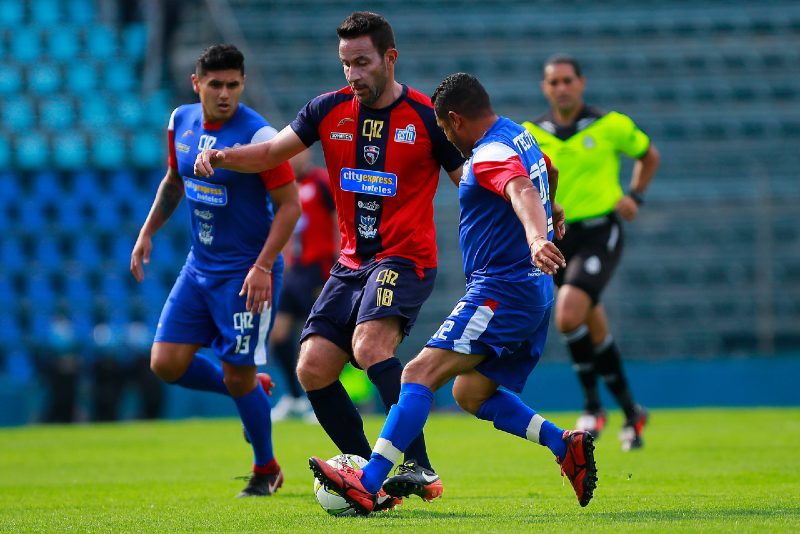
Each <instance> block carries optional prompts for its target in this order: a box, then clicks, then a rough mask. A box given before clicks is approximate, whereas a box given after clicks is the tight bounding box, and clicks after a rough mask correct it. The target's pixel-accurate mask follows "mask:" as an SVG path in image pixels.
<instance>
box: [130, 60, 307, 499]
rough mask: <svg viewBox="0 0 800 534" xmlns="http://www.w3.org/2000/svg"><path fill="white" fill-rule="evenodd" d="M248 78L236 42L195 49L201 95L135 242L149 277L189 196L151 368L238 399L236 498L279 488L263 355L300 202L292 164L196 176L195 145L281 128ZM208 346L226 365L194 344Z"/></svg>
mask: <svg viewBox="0 0 800 534" xmlns="http://www.w3.org/2000/svg"><path fill="white" fill-rule="evenodd" d="M244 81H245V77H244V56H242V54H241V52H239V50H237V49H236V48H235V47H234V46H232V45H215V46H211V47H209V48H207V49H206V50H205V51H204V52H203V54H202V55H201V56H200V58H199V59H198V60H197V65H196V69H195V73H194V74H192V86H193V88H194V91H195V92H196V93H197V94H198V95H199V97H200V103H198V104H189V105H185V106H180V107H179V108H177V109H176V110H175V111H174V112H173V113H172V116H171V117H170V121H169V128H168V132H169V160H168V166H167V173H166V175H165V176H164V179H163V180H162V181H161V185H160V186H159V188H158V192H157V193H156V198H155V201H154V202H153V206H152V208H151V209H150V213H149V215H148V216H147V220H145V222H144V225H143V226H142V229H141V231H140V232H139V238H138V239H137V240H136V244H135V246H134V248H133V252H132V254H131V272H132V273H133V275H134V277H136V280H137V281H139V282H141V281H142V280H143V278H144V270H143V269H144V265H146V264H147V263H148V262H149V259H150V253H151V250H152V246H153V244H152V238H153V235H154V234H155V233H156V231H157V230H158V229H159V228H160V227H161V226H162V225H163V224H164V223H165V222H166V221H167V219H168V218H169V217H170V215H171V214H172V213H173V212H174V210H175V208H176V207H177V205H178V203H179V202H180V201H181V198H182V197H183V196H186V200H187V202H188V203H189V216H190V224H191V229H192V247H191V249H190V250H189V254H188V256H187V258H186V263H185V264H184V266H183V268H182V269H181V272H180V274H179V275H178V279H177V281H176V282H175V285H174V286H173V288H172V291H171V293H170V295H169V298H168V299H167V302H166V304H165V305H164V309H163V310H162V312H161V317H160V318H159V320H158V327H157V329H156V335H155V342H154V343H153V348H152V351H151V360H150V367H151V368H152V370H153V372H155V374H156V375H158V376H159V377H160V378H162V379H163V380H164V381H166V382H167V383H170V384H175V385H179V386H183V387H186V388H189V389H197V390H202V391H212V392H215V393H219V394H222V395H226V396H229V397H232V398H233V401H234V403H235V404H236V408H237V410H238V411H239V415H240V417H241V419H242V424H243V425H244V428H245V432H246V435H247V437H248V438H249V439H248V440H249V442H250V443H251V446H252V448H253V455H254V462H253V474H252V476H251V477H250V480H249V482H248V484H247V487H245V488H244V489H243V490H242V492H241V493H239V497H251V496H268V495H272V494H273V493H275V491H277V490H278V488H279V487H280V486H281V484H282V483H283V473H282V472H281V468H280V465H278V462H277V461H276V460H275V456H274V454H273V450H272V427H271V425H272V423H271V421H270V403H269V400H268V398H267V395H268V394H269V389H270V387H271V381H270V379H269V376H268V375H266V374H257V367H256V366H257V365H262V364H264V363H265V362H266V342H267V339H268V336H269V330H270V328H271V327H272V323H273V310H275V309H276V307H277V302H278V294H279V292H280V286H281V277H282V273H283V259H282V256H281V254H280V251H281V249H282V248H283V247H284V245H285V244H286V242H287V241H288V239H289V237H290V236H291V233H292V230H293V228H294V225H295V223H296V222H297V219H298V218H299V216H300V201H299V199H298V193H297V185H296V183H295V179H294V174H293V173H292V170H291V168H290V167H289V165H288V164H284V165H281V166H278V167H276V168H275V169H273V170H271V171H267V172H262V173H240V172H234V171H221V172H219V173H216V174H215V175H214V176H213V177H210V178H203V179H202V180H200V179H198V177H197V176H195V175H194V172H193V165H194V160H195V156H196V155H197V153H198V152H200V151H202V150H204V149H207V148H210V147H214V146H216V147H226V146H235V145H240V144H242V145H246V144H250V143H259V142H261V141H264V140H267V139H270V138H272V137H273V136H274V135H275V134H276V130H275V129H274V128H272V127H271V126H270V125H269V123H268V122H267V121H266V120H264V118H262V117H261V116H260V115H259V114H258V113H256V112H255V111H253V110H252V109H250V108H248V107H246V106H244V105H242V104H240V103H239V98H240V96H241V94H242V90H243V89H244ZM204 346H205V347H210V348H211V349H212V350H213V351H214V353H215V354H216V356H217V357H218V358H219V359H220V360H221V361H222V366H220V365H218V364H217V363H215V362H214V361H212V360H211V359H209V358H207V357H206V356H204V355H202V354H198V353H197V351H198V350H199V349H200V348H201V347H204Z"/></svg>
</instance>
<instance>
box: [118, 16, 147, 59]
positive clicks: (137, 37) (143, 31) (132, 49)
mask: <svg viewBox="0 0 800 534" xmlns="http://www.w3.org/2000/svg"><path fill="white" fill-rule="evenodd" d="M146 50H147V26H146V25H144V24H142V23H133V24H128V25H127V26H125V28H124V29H123V30H122V51H123V54H124V55H125V57H127V58H129V59H133V60H136V61H138V60H141V59H142V58H143V57H144V53H145V51H146Z"/></svg>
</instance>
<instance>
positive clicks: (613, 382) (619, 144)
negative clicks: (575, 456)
mask: <svg viewBox="0 0 800 534" xmlns="http://www.w3.org/2000/svg"><path fill="white" fill-rule="evenodd" d="M585 87H586V80H585V78H584V77H583V76H582V75H581V69H580V66H579V64H578V62H577V61H576V60H575V59H574V58H572V57H570V56H564V55H559V56H554V57H553V58H551V59H549V60H548V61H547V62H546V63H545V66H544V79H543V80H542V91H543V92H544V94H545V96H546V97H547V99H548V101H549V102H550V106H551V110H550V112H549V113H546V114H545V115H543V116H541V117H539V118H538V119H536V120H535V121H533V122H525V123H523V125H524V126H525V127H526V128H527V129H528V130H529V131H530V132H531V133H532V134H533V136H534V137H536V139H537V140H538V141H539V144H540V146H541V147H542V149H543V150H545V151H546V152H547V153H548V154H549V155H550V157H551V158H552V159H553V163H554V164H555V165H556V166H557V167H558V168H559V172H560V174H559V187H558V196H557V200H558V201H559V203H560V204H561V205H562V206H563V207H564V211H565V212H566V220H567V233H566V236H565V237H564V239H562V240H559V241H557V242H556V244H557V245H558V247H559V248H560V249H561V251H562V252H563V253H564V256H565V258H566V259H567V262H568V264H569V267H567V269H566V270H565V271H562V272H560V273H558V274H557V275H556V278H555V282H556V285H558V286H559V290H558V297H557V301H556V313H555V323H556V327H557V328H558V330H559V331H560V332H561V334H562V335H563V337H564V339H565V341H566V343H567V346H568V347H569V352H570V354H571V356H572V361H573V364H574V367H575V370H576V371H577V374H578V378H579V380H580V383H581V386H582V388H583V392H584V401H585V402H584V413H583V414H582V415H581V416H580V418H579V419H578V423H577V427H578V428H579V429H583V430H587V431H589V432H592V434H593V435H594V436H595V437H597V436H599V435H600V432H601V431H602V430H603V427H604V426H605V423H606V412H605V410H603V408H602V406H601V404H600V396H599V393H598V388H597V376H598V375H600V376H602V377H603V379H604V381H605V383H606V385H607V386H608V388H609V390H611V393H612V394H613V395H614V398H615V399H616V400H617V402H618V403H619V405H620V407H621V408H622V410H623V412H624V413H625V424H624V426H623V428H622V431H621V432H620V435H619V438H620V441H621V442H622V449H623V450H625V451H628V450H631V449H636V448H639V447H641V446H642V431H643V430H644V426H645V424H646V423H647V410H645V409H644V408H642V407H641V406H639V405H638V404H637V403H636V402H635V401H634V398H633V393H632V392H631V389H630V387H629V385H628V380H627V378H626V377H625V371H624V369H623V365H622V358H621V356H620V352H619V349H618V348H617V344H616V343H615V342H614V338H613V337H612V336H611V333H610V332H609V328H608V319H607V318H606V313H605V309H604V308H603V305H602V304H601V303H600V296H601V293H602V291H603V290H604V289H605V287H606V285H607V284H608V282H609V280H610V279H611V276H612V275H613V273H614V270H615V269H616V267H617V264H618V263H619V260H620V257H621V255H622V247H623V228H622V223H621V220H620V218H622V219H625V220H626V221H632V220H634V219H635V218H636V216H637V215H638V212H639V208H640V206H641V205H642V204H643V203H644V194H645V191H646V189H647V186H648V185H649V184H650V181H651V180H652V178H653V176H654V175H655V172H656V169H657V168H658V165H659V162H660V155H659V153H658V150H657V149H656V147H655V146H654V145H653V143H652V142H651V141H650V139H649V138H648V137H647V135H645V134H644V133H643V132H642V131H641V130H640V129H639V128H638V127H637V126H636V124H635V123H634V122H633V121H632V120H631V119H630V118H629V117H627V116H626V115H623V114H621V113H618V112H615V111H612V112H605V111H601V110H599V109H597V108H595V107H591V106H587V105H586V104H584V102H583V90H584V88H585ZM620 154H625V155H627V156H628V157H631V158H633V159H635V160H636V162H635V164H634V167H633V174H632V176H631V181H630V187H629V189H628V193H627V194H624V193H623V191H622V188H621V187H620V179H619V167H620Z"/></svg>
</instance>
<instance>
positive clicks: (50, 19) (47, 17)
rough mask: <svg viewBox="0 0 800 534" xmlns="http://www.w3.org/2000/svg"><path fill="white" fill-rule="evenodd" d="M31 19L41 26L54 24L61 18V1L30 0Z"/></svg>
mask: <svg viewBox="0 0 800 534" xmlns="http://www.w3.org/2000/svg"><path fill="white" fill-rule="evenodd" d="M29 5H30V6H31V19H32V21H33V22H34V23H36V24H40V25H42V26H54V25H56V24H58V22H59V21H60V20H61V3H60V2H59V0H36V1H35V2H30V4H29Z"/></svg>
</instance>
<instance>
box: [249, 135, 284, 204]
mask: <svg viewBox="0 0 800 534" xmlns="http://www.w3.org/2000/svg"><path fill="white" fill-rule="evenodd" d="M277 133H278V131H277V130H276V129H275V128H273V127H272V126H269V125H266V126H262V127H261V128H259V129H258V130H257V131H256V133H254V134H253V137H252V139H251V140H250V143H251V144H252V143H263V142H264V141H269V140H270V139H272V138H273V137H275V135H277ZM258 175H259V176H260V177H261V181H262V182H263V184H264V187H266V188H267V190H268V191H271V190H272V189H277V188H278V187H281V186H283V185H286V184H288V183H291V182H293V181H294V171H292V167H291V165H289V162H288V161H285V162H283V163H281V164H280V165H278V166H277V167H275V168H274V169H270V170H268V171H263V172H260V173H258Z"/></svg>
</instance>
